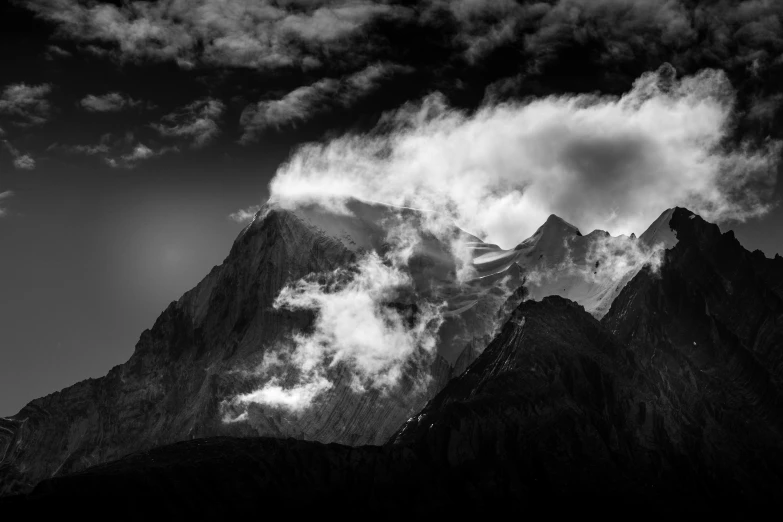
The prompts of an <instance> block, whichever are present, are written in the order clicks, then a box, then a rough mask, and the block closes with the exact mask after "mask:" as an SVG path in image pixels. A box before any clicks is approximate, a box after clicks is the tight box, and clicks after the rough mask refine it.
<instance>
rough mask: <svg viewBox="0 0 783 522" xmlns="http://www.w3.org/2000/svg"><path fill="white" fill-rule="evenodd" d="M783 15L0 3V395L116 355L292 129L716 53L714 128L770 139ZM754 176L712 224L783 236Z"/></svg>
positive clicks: (523, 94) (541, 89)
mask: <svg viewBox="0 0 783 522" xmlns="http://www.w3.org/2000/svg"><path fill="white" fill-rule="evenodd" d="M490 4H491V5H490ZM782 16H783V6H781V3H780V2H776V1H772V0H770V1H764V0H753V1H745V2H738V1H734V2H730V1H726V2H720V3H715V2H696V1H687V0H681V1H679V2H677V1H669V2H662V1H657V0H638V1H636V2H629V1H624V0H598V1H588V0H550V1H548V2H536V3H531V2H514V1H498V2H479V1H473V0H461V1H455V2H446V1H438V0H431V1H427V2H398V3H394V2H351V1H338V2H335V1H293V0H292V1H282V0H281V1H271V0H270V1H263V0H257V1H236V2H222V1H218V0H177V1H163V2H104V3H101V2H95V1H91V2H79V1H77V0H19V1H17V0H12V1H11V2H3V3H2V4H1V5H0V63H2V64H3V67H2V68H0V129H1V130H0V140H2V141H0V415H10V414H13V413H15V412H16V411H18V409H19V408H21V407H22V406H23V405H24V404H25V403H27V402H28V401H29V400H31V399H33V398H36V397H40V396H42V395H45V394H47V393H50V392H53V391H55V390H58V389H60V388H63V387H65V386H68V385H70V384H72V383H75V382H76V381H78V380H81V379H84V378H86V377H98V376H101V375H104V374H105V373H106V372H107V371H108V370H109V368H110V367H112V366H114V365H116V364H119V363H122V362H124V361H125V360H127V358H128V357H129V356H130V354H131V353H132V350H133V347H134V345H135V343H136V341H137V339H138V337H139V335H140V333H141V331H142V330H144V329H145V328H148V327H150V326H151V325H152V324H153V322H154V320H155V318H156V317H157V315H158V314H159V313H160V312H161V311H162V310H163V309H164V308H165V307H166V305H167V304H168V303H169V302H170V301H173V300H176V299H178V298H179V296H180V295H181V294H182V293H183V292H185V291H186V290H188V289H189V288H191V287H193V286H194V285H195V284H196V283H197V282H198V281H199V280H200V279H201V278H202V277H203V276H204V275H206V274H207V273H208V272H209V270H210V269H211V267H212V266H214V265H216V264H219V263H220V262H221V261H222V260H223V258H224V257H225V256H226V255H227V254H228V251H229V248H230V245H231V243H232V241H233V239H234V237H235V236H236V234H237V233H238V232H239V230H240V229H241V227H242V226H243V225H242V224H241V223H238V222H237V221H235V220H232V219H230V218H229V215H230V214H232V213H234V212H236V211H237V210H239V209H243V208H249V207H252V206H254V205H258V204H260V203H262V202H263V201H264V200H265V199H266V198H267V197H268V193H267V184H268V182H269V181H270V179H271V178H272V177H273V176H274V174H275V171H276V170H277V168H278V166H279V165H280V164H281V162H284V161H285V160H286V159H287V158H288V157H289V156H290V154H291V153H292V151H294V150H296V147H297V145H299V144H303V143H306V142H311V141H314V140H328V139H330V138H332V137H335V136H339V135H341V134H343V133H345V132H354V133H362V132H366V131H369V130H370V129H371V128H373V126H374V125H375V124H376V122H377V121H378V119H379V117H380V116H381V114H383V113H384V112H385V111H389V110H392V109H395V108H397V107H400V106H401V105H402V104H404V103H405V102H408V101H415V100H418V99H421V98H422V97H423V96H425V95H427V94H429V93H432V92H435V91H439V92H441V93H443V95H444V96H445V98H446V99H447V100H448V102H449V104H451V106H452V107H455V108H457V109H461V110H464V111H466V113H470V112H471V111H474V110H476V109H477V108H478V107H479V106H480V105H482V103H484V104H486V103H500V102H503V101H508V100H525V99H531V98H536V97H538V98H540V97H543V96H547V95H559V94H566V93H602V94H612V95H620V94H622V93H624V92H626V91H628V90H629V89H630V88H631V86H632V84H633V82H634V80H635V79H636V78H638V77H639V76H640V75H641V74H642V73H645V72H647V71H652V70H656V69H657V68H658V67H660V66H661V65H662V64H663V63H665V62H668V63H671V64H672V65H673V66H674V68H675V69H676V72H677V74H678V75H689V74H694V73H696V72H698V71H700V70H702V69H704V68H715V69H720V70H723V71H725V72H726V73H727V75H728V77H729V79H730V80H731V84H732V86H733V88H734V89H735V90H736V93H737V98H736V107H735V112H734V118H733V120H732V122H731V124H732V130H731V132H730V133H729V135H728V137H727V139H726V143H725V146H726V147H734V146H737V144H738V143H740V142H743V141H744V142H746V143H749V144H751V145H756V146H757V145H759V144H762V143H765V140H777V139H780V138H781V135H780V134H781V130H780V129H781V127H780V118H781V114H780V111H779V108H780V106H781V104H782V103H783V92H781V89H780V85H783V77H782V74H781V73H782V72H783V36H782V35H783V28H781V20H782V19H783V18H782ZM482 100H484V101H482ZM486 100H491V101H486ZM767 142H768V141H767ZM773 179H774V176H773ZM743 190H755V189H753V188H752V187H750V188H748V187H743ZM758 194H759V196H758V197H759V198H760V200H761V201H762V202H763V203H766V204H769V205H771V206H772V207H773V208H772V210H771V211H770V212H769V213H767V214H766V215H765V216H763V217H758V218H752V219H750V220H748V221H746V222H745V223H737V222H730V223H722V227H723V228H724V229H726V228H733V229H734V230H735V231H736V233H737V237H738V238H739V239H740V241H741V242H742V243H743V244H744V245H745V246H746V247H747V248H749V249H751V250H753V249H761V250H762V251H764V252H765V253H766V254H767V255H768V256H773V255H774V254H775V253H780V254H783V209H781V207H780V204H779V202H780V200H781V196H783V189H781V185H780V184H773V185H772V187H771V188H769V190H765V189H764V188H763V187H762V188H759V189H758ZM735 196H736V197H741V196H740V195H735ZM776 205H777V206H776ZM661 210H663V209H661ZM638 232H641V231H637V233H638ZM519 239H520V240H521V239H523V238H519Z"/></svg>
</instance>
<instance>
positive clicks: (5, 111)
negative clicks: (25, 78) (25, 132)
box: [0, 83, 52, 127]
mask: <svg viewBox="0 0 783 522" xmlns="http://www.w3.org/2000/svg"><path fill="white" fill-rule="evenodd" d="M51 90H52V88H51V86H50V85H49V84H42V85H27V84H24V83H17V84H14V85H8V86H6V88H5V89H3V92H2V94H1V95H0V115H4V116H6V117H8V118H10V120H11V122H12V123H13V124H14V125H17V126H19V127H32V126H35V125H42V124H44V123H46V121H47V120H48V118H49V113H50V109H51V108H50V106H49V102H48V101H47V100H46V95H48V94H49V93H50V92H51Z"/></svg>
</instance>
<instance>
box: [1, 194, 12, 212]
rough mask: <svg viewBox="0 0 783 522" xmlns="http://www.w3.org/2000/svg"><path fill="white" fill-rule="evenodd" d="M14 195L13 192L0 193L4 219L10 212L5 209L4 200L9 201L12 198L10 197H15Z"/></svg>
mask: <svg viewBox="0 0 783 522" xmlns="http://www.w3.org/2000/svg"><path fill="white" fill-rule="evenodd" d="M13 195H14V193H13V191H11V190H6V191H3V192H0V217H3V216H5V215H6V214H8V210H6V209H5V208H4V207H3V206H2V204H3V200H4V199H8V198H10V197H11V196H13Z"/></svg>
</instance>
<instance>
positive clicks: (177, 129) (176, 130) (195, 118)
mask: <svg viewBox="0 0 783 522" xmlns="http://www.w3.org/2000/svg"><path fill="white" fill-rule="evenodd" d="M224 110H225V105H224V104H223V103H222V102H221V101H219V100H215V99H212V98H204V99H201V100H196V101H194V102H193V103H191V104H189V105H186V106H185V107H182V108H181V109H178V110H176V111H174V112H172V113H170V114H167V115H166V116H164V117H163V118H162V120H161V123H157V124H153V128H154V129H155V130H157V131H158V132H159V133H160V134H161V136H166V137H176V138H185V139H188V140H191V146H192V147H203V146H204V145H206V144H207V143H209V142H210V141H212V140H213V139H215V137H216V136H217V135H218V134H220V127H218V120H219V119H220V117H221V115H222V114H223V111H224Z"/></svg>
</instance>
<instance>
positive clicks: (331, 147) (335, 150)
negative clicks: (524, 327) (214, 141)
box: [270, 64, 780, 247]
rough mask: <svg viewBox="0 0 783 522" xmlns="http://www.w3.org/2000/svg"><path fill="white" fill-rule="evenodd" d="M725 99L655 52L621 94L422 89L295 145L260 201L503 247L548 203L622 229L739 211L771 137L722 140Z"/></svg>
mask: <svg viewBox="0 0 783 522" xmlns="http://www.w3.org/2000/svg"><path fill="white" fill-rule="evenodd" d="M735 101H736V100H735V91H734V90H733V88H732V86H731V84H730V82H729V81H728V79H727V78H726V75H725V74H724V73H723V72H721V71H717V70H711V69H708V70H703V71H701V72H699V73H698V74H696V75H693V76H686V77H684V78H681V79H677V78H676V75H675V71H674V69H673V68H672V67H671V66H669V65H668V64H667V65H666V66H664V67H662V68H661V69H660V70H658V71H656V72H651V73H646V74H644V75H642V76H641V77H640V78H638V79H637V81H636V82H635V83H634V85H633V88H632V89H631V90H630V91H629V92H627V93H626V94H624V95H622V96H598V95H571V96H568V95H566V96H548V97H545V98H540V99H532V100H528V101H515V102H508V103H501V104H497V105H486V106H484V107H482V108H480V109H479V110H478V111H476V112H475V113H474V114H472V115H468V114H465V113H463V112H460V111H458V110H455V109H452V108H450V107H449V106H448V105H447V103H446V102H445V100H444V99H443V97H442V96H439V95H437V94H434V95H431V96H429V97H428V98H426V99H425V100H424V101H422V102H421V103H418V104H409V105H407V106H405V107H403V108H402V109H400V110H398V111H395V112H393V113H389V114H387V115H385V116H384V118H382V120H381V122H380V123H379V126H378V128H377V129H376V130H375V132H373V133H370V134H369V135H363V136H359V135H346V136H343V137H341V138H338V139H335V140H333V141H330V142H328V143H326V144H309V145H306V146H303V147H302V148H300V149H299V150H298V151H297V152H296V153H295V154H294V155H293V156H292V157H291V159H290V160H289V161H288V162H287V163H286V164H284V165H283V166H282V167H281V168H280V169H279V170H278V172H277V174H276V176H275V177H274V179H273V180H272V182H271V183H270V194H271V199H272V200H273V201H277V202H279V203H280V204H281V205H283V206H289V207H295V206H297V205H299V204H302V203H318V204H321V205H324V206H327V207H329V208H332V209H333V210H336V211H343V212H347V210H346V209H345V207H344V206H343V204H342V202H343V201H344V200H345V198H348V197H358V198H362V199H367V200H372V201H381V202H384V203H390V204H395V205H405V206H413V207H418V208H426V209H431V210H437V211H438V212H440V213H442V214H445V215H448V216H450V217H451V218H453V219H454V220H455V221H456V222H457V223H458V224H460V225H461V226H462V227H463V228H465V229H466V230H468V231H470V232H472V233H477V234H480V235H483V236H485V237H486V239H487V241H489V242H493V243H499V244H501V245H502V246H505V247H512V246H514V245H515V244H517V243H518V242H519V241H521V240H522V239H524V238H526V237H528V236H530V235H531V234H532V233H533V232H534V231H535V229H536V227H538V226H539V225H540V224H541V223H542V222H544V221H545V220H546V218H547V216H548V215H549V214H552V213H554V214H557V215H559V216H561V217H563V218H565V219H566V220H568V221H570V222H573V223H577V224H578V226H579V227H580V228H581V229H582V230H592V229H595V228H598V229H603V230H611V231H612V232H613V233H623V234H630V233H632V232H635V233H640V232H641V231H643V230H644V228H645V227H646V226H647V225H649V224H650V223H651V222H652V221H654V220H655V218H657V217H658V215H659V214H660V213H661V211H662V210H664V209H666V208H669V207H672V206H676V205H680V206H686V207H688V208H690V209H692V210H693V211H695V212H697V213H699V214H701V215H702V216H704V217H705V218H706V219H709V220H713V221H726V220H739V221H742V220H745V219H748V218H750V217H755V216H759V215H762V214H764V213H765V212H767V211H768V210H769V208H770V203H769V199H768V197H769V196H770V195H771V192H772V190H773V188H774V183H775V180H776V166H777V161H778V155H779V151H780V143H779V142H777V141H772V140H768V141H767V142H766V143H765V144H764V145H763V146H761V147H760V148H758V147H757V148H753V147H751V146H750V145H748V144H741V145H739V146H731V145H730V144H729V143H728V141H727V139H726V138H727V136H728V135H729V133H730V131H731V128H732V124H733V118H734V107H735Z"/></svg>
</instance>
